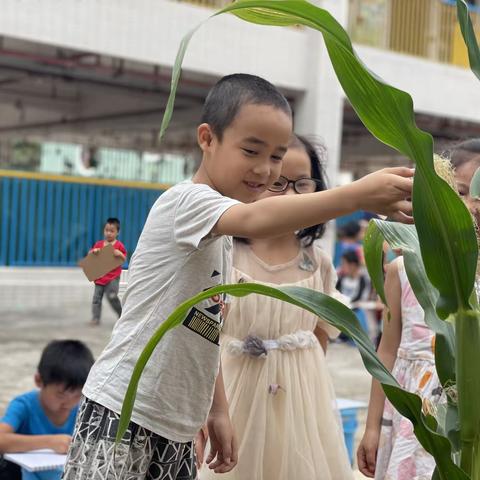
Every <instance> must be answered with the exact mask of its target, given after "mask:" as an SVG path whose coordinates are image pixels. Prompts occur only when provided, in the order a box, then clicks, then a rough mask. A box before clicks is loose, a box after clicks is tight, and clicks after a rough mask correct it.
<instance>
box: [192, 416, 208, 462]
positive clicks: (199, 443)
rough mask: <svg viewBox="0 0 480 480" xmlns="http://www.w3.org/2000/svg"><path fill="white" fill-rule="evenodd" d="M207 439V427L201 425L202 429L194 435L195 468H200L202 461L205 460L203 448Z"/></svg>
mask: <svg viewBox="0 0 480 480" xmlns="http://www.w3.org/2000/svg"><path fill="white" fill-rule="evenodd" d="M207 440H208V429H207V427H206V425H204V426H203V427H202V429H201V430H200V431H199V432H198V433H197V436H196V437H195V442H194V443H195V456H196V463H197V469H198V470H200V469H201V468H202V465H203V461H204V460H205V448H206V446H207Z"/></svg>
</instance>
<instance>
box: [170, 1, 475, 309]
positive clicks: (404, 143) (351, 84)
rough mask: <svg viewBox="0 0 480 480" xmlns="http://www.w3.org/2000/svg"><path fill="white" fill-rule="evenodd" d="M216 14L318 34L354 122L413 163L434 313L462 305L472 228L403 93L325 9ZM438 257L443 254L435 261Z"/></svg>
mask: <svg viewBox="0 0 480 480" xmlns="http://www.w3.org/2000/svg"><path fill="white" fill-rule="evenodd" d="M222 13H232V14H234V15H236V16H238V17H240V18H242V19H243V20H246V21H249V22H252V23H257V24H262V25H280V26H285V25H292V24H300V25H305V26H307V27H311V28H314V29H316V30H318V31H320V32H321V33H322V34H323V38H324V41H325V45H326V48H327V50H328V54H329V56H330V59H331V62H332V65H333V68H334V70H335V72H336V74H337V77H338V80H339V82H340V83H341V85H342V87H343V89H344V91H345V94H346V95H347V97H348V99H349V100H350V103H351V104H352V106H353V108H354V109H355V110H356V112H357V114H358V116H359V117H360V119H361V120H362V122H363V123H364V124H365V126H366V127H367V128H368V129H369V130H370V132H371V133H372V134H373V135H374V136H376V137H377V138H378V139H379V140H380V141H382V142H383V143H385V144H387V145H390V146H391V147H393V148H395V149H396V150H398V151H399V152H401V153H403V154H405V155H407V156H408V157H410V158H411V159H412V160H413V161H414V162H415V163H416V164H417V170H416V175H415V182H414V193H413V198H414V216H415V218H416V219H417V225H418V235H419V237H420V248H421V251H422V254H423V261H424V263H425V267H426V272H427V275H428V278H429V279H430V281H431V282H432V284H433V285H434V286H435V287H436V288H437V290H438V291H439V300H438V305H437V308H438V309H439V312H440V314H441V315H442V316H443V317H446V316H448V314H450V313H453V312H455V311H457V309H458V308H460V307H462V308H468V306H469V298H470V294H471V292H472V290H473V283H474V277H475V265H476V257H477V253H478V252H477V244H476V239H475V232H474V231H473V229H472V221H471V218H470V215H469V213H468V211H467V209H466V208H465V207H464V205H463V203H462V202H461V200H460V199H458V198H457V197H456V195H455V193H454V192H453V191H452V190H451V189H450V187H449V186H448V185H447V184H446V183H445V182H444V181H443V180H441V179H440V178H439V177H438V176H437V175H436V174H435V171H434V168H433V141H432V137H431V135H429V134H428V133H426V132H424V131H422V130H420V129H418V128H417V126H416V125H415V121H414V112H413V102H412V99H411V97H410V95H408V94H407V93H405V92H403V91H402V90H399V89H396V88H394V87H392V86H390V85H387V84H386V83H384V82H383V81H382V80H380V79H379V78H378V77H377V76H375V75H374V74H373V73H372V72H370V71H369V70H368V68H367V67H365V66H364V65H363V63H362V62H361V60H360V59H359V58H358V57H357V55H356V54H355V52H354V50H353V47H352V44H351V42H350V39H349V37H348V35H347V33H346V32H345V30H344V29H343V28H342V26H341V25H340V24H339V23H338V22H337V21H336V20H335V19H334V18H333V17H332V16H331V15H330V14H329V13H328V12H327V11H326V10H324V9H321V8H318V7H316V6H314V5H312V4H310V3H308V2H306V1H304V0H238V1H236V2H234V3H232V4H231V5H228V6H227V7H225V8H224V9H223V10H220V11H219V12H217V13H215V14H214V15H213V16H216V15H219V14H222ZM191 36H192V32H190V33H189V34H188V35H187V36H186V37H185V39H184V41H182V45H181V49H180V52H179V55H178V56H177V61H176V63H175V65H174V69H173V77H172V88H171V93H170V98H169V100H168V106H167V109H166V112H165V119H164V122H162V133H163V132H164V130H165V129H166V128H167V126H168V119H169V117H170V115H171V110H172V108H173V99H174V97H175V93H176V89H177V86H178V80H179V78H180V70H181V62H182V59H183V55H184V53H185V50H186V48H187V45H188V42H189V40H190V39H191ZM180 53H181V54H180ZM416 199H417V200H418V201H415V200H416ZM453 245H455V248H453ZM439 257H440V258H442V259H444V260H445V261H444V262H438V258H439Z"/></svg>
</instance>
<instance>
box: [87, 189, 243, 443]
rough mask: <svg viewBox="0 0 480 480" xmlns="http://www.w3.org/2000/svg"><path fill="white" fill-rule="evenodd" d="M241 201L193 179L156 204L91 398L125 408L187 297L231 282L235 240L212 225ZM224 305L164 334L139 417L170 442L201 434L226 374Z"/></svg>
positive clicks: (194, 313) (217, 303)
mask: <svg viewBox="0 0 480 480" xmlns="http://www.w3.org/2000/svg"><path fill="white" fill-rule="evenodd" d="M237 203H239V202H237V201H236V200H232V199H231V198H227V197H224V196H222V195H221V194H220V193H219V192H217V191H215V190H213V189H212V188H210V187H208V186H207V185H204V184H194V183H192V182H189V181H188V182H182V183H180V184H178V185H176V186H174V187H172V188H171V189H169V190H167V191H166V192H165V193H163V194H162V195H161V196H160V198H159V199H158V200H157V201H156V202H155V204H154V205H153V207H152V209H151V211H150V213H149V215H148V218H147V221H146V223H145V226H144V228H143V232H142V234H141V236H140V239H139V241H138V245H137V248H136V250H135V253H134V254H133V257H132V260H131V262H130V268H129V280H128V287H127V290H126V292H125V296H124V298H123V312H122V316H121V317H120V319H119V320H118V322H117V324H116V325H115V328H114V329H113V332H112V338H111V340H110V342H109V344H108V345H107V347H106V348H105V350H104V351H103V352H102V354H101V355H100V357H99V358H98V360H97V361H96V363H95V365H94V366H93V368H92V370H91V372H90V375H89V377H88V380H87V383H86V384H85V387H84V389H83V393H84V395H85V396H86V397H87V398H89V399H91V400H93V401H95V402H97V403H99V404H101V405H103V406H105V407H107V408H109V409H110V410H112V411H114V412H117V413H119V412H120V410H121V406H122V403H123V398H124V395H125V392H126V389H127V386H128V383H129V381H130V377H131V374H132V371H133V367H134V365H135V363H136V361H137V359H138V357H139V356H140V353H141V352H142V350H143V348H144V347H145V345H146V343H147V341H148V340H149V339H150V337H151V336H152V334H153V333H154V331H155V330H156V329H157V328H158V326H159V325H160V324H161V323H162V322H163V321H164V320H165V319H166V318H167V317H168V315H169V314H170V313H172V311H173V310H174V309H175V308H176V307H177V306H178V305H180V303H182V302H183V301H185V300H186V299H188V298H190V297H192V296H193V295H195V294H197V293H199V292H201V291H203V290H205V289H207V288H210V287H213V286H216V285H219V284H223V283H228V278H229V270H230V267H231V248H232V239H231V238H230V237H222V236H216V237H214V236H212V235H211V231H212V228H213V227H214V226H215V224H216V223H217V221H218V219H219V218H220V217H221V215H222V214H223V213H224V212H225V211H226V210H227V209H228V208H230V207H232V206H233V205H236V204H237ZM127 228H128V225H127ZM221 304H222V298H220V297H214V298H212V299H210V300H208V301H206V302H203V303H202V304H200V305H197V306H196V307H194V308H192V310H191V311H190V312H189V314H188V315H187V316H186V318H185V320H184V322H183V324H182V325H180V326H179V327H177V328H175V329H173V330H170V331H169V332H167V334H166V335H165V336H164V337H163V339H162V340H161V342H160V343H159V344H158V346H157V348H156V349H155V351H154V352H153V354H152V356H151V357H150V360H149V361H148V363H147V365H146V368H145V370H144V372H143V374H142V378H141V380H140V384H139V386H138V392H137V397H136V401H135V406H134V409H133V415H132V421H133V422H135V423H136V424H138V425H141V426H142V427H145V428H147V429H148V430H151V431H152V432H155V433H157V434H159V435H161V436H163V437H165V438H168V439H169V440H174V441H177V442H188V441H190V440H192V439H193V438H194V436H195V434H196V433H197V432H198V430H199V428H200V427H201V425H203V424H204V422H205V420H206V417H207V415H208V411H209V409H210V406H211V402H212V395H213V388H214V383H215V378H216V375H217V373H218V365H219V345H218V342H219V332H220V329H221V326H222V312H221Z"/></svg>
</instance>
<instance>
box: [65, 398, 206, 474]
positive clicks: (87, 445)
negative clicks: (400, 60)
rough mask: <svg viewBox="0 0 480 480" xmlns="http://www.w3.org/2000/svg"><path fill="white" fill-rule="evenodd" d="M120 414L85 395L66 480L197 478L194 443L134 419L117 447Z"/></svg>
mask: <svg viewBox="0 0 480 480" xmlns="http://www.w3.org/2000/svg"><path fill="white" fill-rule="evenodd" d="M119 418H120V416H119V415H118V414H117V413H115V412H112V411H111V410H109V409H108V408H105V407H102V406H101V405H99V404H98V403H95V402H93V401H91V400H89V399H88V398H84V400H83V402H82V404H81V406H80V409H79V412H78V416H77V422H76V425H75V431H74V434H73V439H72V444H71V445H70V449H69V452H68V456H67V462H66V465H65V470H64V473H63V477H62V479H63V480H195V479H196V478H197V469H196V465H195V449H194V447H193V442H188V443H180V442H174V441H172V440H167V439H166V438H163V437H161V436H160V435H157V434H155V433H153V432H151V431H149V430H147V429H145V428H143V427H140V426H139V425H137V424H135V423H133V422H130V424H129V426H128V429H127V432H126V433H125V435H124V436H123V439H122V440H121V442H120V443H119V444H118V445H117V446H116V447H115V436H116V433H117V429H118V423H119Z"/></svg>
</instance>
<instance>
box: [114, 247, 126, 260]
mask: <svg viewBox="0 0 480 480" xmlns="http://www.w3.org/2000/svg"><path fill="white" fill-rule="evenodd" d="M113 256H114V257H117V258H118V257H120V258H125V257H124V255H123V253H122V252H121V251H120V250H118V248H116V249H115V250H114V251H113Z"/></svg>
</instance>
